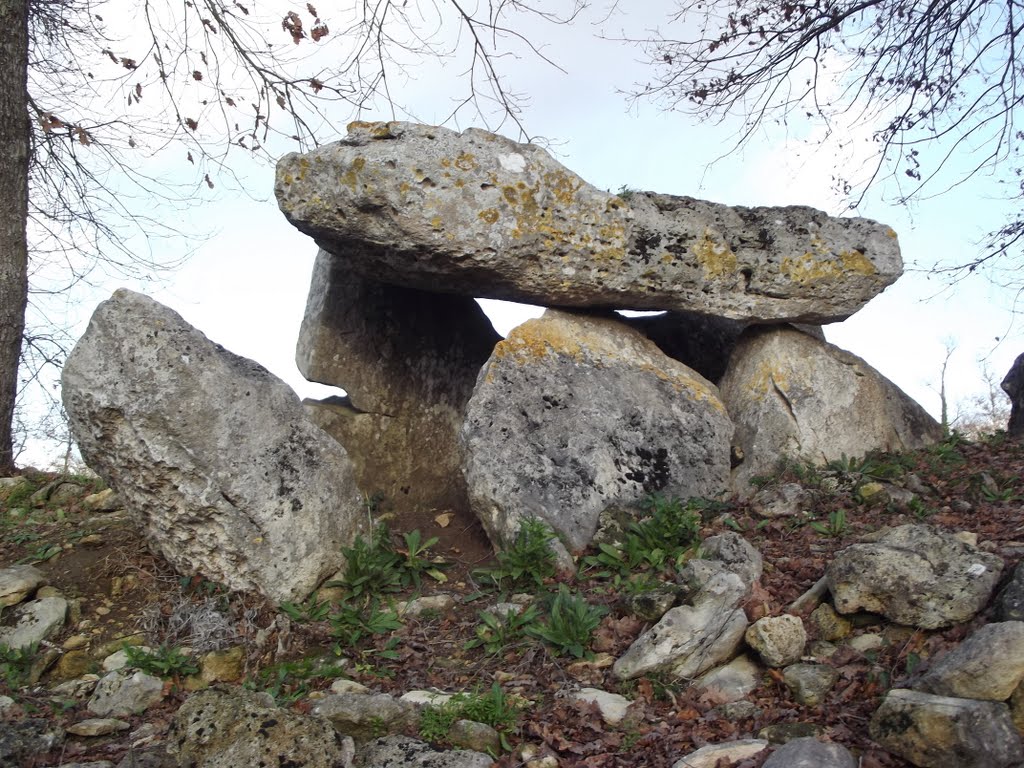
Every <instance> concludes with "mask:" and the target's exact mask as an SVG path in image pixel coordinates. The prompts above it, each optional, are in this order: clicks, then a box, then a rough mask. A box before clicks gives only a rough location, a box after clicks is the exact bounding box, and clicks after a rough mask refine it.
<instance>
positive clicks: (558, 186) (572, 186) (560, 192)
mask: <svg viewBox="0 0 1024 768" xmlns="http://www.w3.org/2000/svg"><path fill="white" fill-rule="evenodd" d="M544 183H545V184H547V185H548V188H549V189H550V190H551V194H552V195H554V198H555V199H556V200H557V201H558V202H560V203H561V204H562V205H567V206H568V205H573V204H574V203H575V202H576V192H577V191H578V190H579V188H580V187H581V186H583V182H582V180H580V179H579V178H577V177H574V176H573V175H571V174H568V173H565V172H564V171H549V172H548V173H545V174H544Z"/></svg>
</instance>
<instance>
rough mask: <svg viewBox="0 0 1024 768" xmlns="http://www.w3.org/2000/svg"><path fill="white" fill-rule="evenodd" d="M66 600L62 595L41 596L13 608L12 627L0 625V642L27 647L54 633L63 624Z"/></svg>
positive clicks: (9, 645)
mask: <svg viewBox="0 0 1024 768" xmlns="http://www.w3.org/2000/svg"><path fill="white" fill-rule="evenodd" d="M67 612H68V601H67V600H65V599H64V598H63V597H42V598H39V599H37V600H32V601H31V602H28V603H22V604H21V605H19V606H18V607H17V608H15V609H14V610H13V611H12V613H13V614H14V626H13V627H0V644H3V645H6V646H8V647H9V648H27V647H28V646H30V645H32V644H34V643H40V642H42V641H43V640H46V639H47V638H49V637H51V636H53V635H55V634H56V633H57V632H59V631H60V630H61V628H62V627H63V626H64V618H65V616H66V615H67Z"/></svg>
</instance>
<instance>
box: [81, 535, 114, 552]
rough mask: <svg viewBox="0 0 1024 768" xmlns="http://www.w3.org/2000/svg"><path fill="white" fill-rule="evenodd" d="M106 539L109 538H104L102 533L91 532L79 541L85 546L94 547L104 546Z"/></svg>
mask: <svg viewBox="0 0 1024 768" xmlns="http://www.w3.org/2000/svg"><path fill="white" fill-rule="evenodd" d="M106 541H107V540H106V539H104V538H103V537H102V536H101V535H100V534H98V533H90V534H88V535H87V536H83V537H82V538H80V539H79V540H78V543H79V544H80V545H81V546H83V547H93V548H96V547H102V546H103V545H104V544H105V543H106Z"/></svg>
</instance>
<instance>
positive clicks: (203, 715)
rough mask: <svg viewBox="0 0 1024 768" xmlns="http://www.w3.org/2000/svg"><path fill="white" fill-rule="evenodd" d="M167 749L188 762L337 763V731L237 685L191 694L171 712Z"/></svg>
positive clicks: (228, 767)
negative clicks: (235, 686)
mask: <svg viewBox="0 0 1024 768" xmlns="http://www.w3.org/2000/svg"><path fill="white" fill-rule="evenodd" d="M167 747H168V752H170V753H171V754H172V755H174V756H176V757H177V760H178V765H188V766H192V767H193V768H251V767H252V766H259V765H267V766H270V765H273V766H285V765H293V766H304V767H305V768H343V767H344V766H346V765H347V762H346V760H345V750H344V747H343V743H342V737H341V736H340V735H339V734H337V733H336V732H335V731H334V729H333V728H331V725H330V723H328V722H327V721H326V720H323V719H321V718H319V717H308V716H303V715H300V714H298V713H297V712H293V711H292V710H290V709H282V708H280V707H276V706H274V704H273V700H272V699H270V697H269V696H266V695H265V694H258V693H253V692H251V691H247V690H245V689H242V688H231V689H223V690H222V689H210V690H207V691H202V692H201V693H196V694H193V695H192V696H190V697H189V698H188V700H186V702H185V703H184V704H183V705H182V706H181V708H180V709H179V710H178V712H177V713H176V714H175V715H174V720H173V721H172V723H171V728H170V731H169V733H168V737H167Z"/></svg>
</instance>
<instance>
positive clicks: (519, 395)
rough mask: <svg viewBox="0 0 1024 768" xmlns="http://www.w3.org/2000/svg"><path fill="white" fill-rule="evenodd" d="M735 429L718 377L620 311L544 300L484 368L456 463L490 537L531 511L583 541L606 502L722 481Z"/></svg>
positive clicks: (697, 492)
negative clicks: (603, 314) (673, 352)
mask: <svg viewBox="0 0 1024 768" xmlns="http://www.w3.org/2000/svg"><path fill="white" fill-rule="evenodd" d="M731 434H732V425H731V423H730V422H729V418H728V416H727V415H726V413H725V408H724V407H723V406H722V403H721V401H720V400H719V399H718V391H717V389H716V387H715V386H714V385H713V384H711V383H710V382H708V381H707V380H706V379H704V378H702V377H701V376H700V375H698V374H697V373H695V372H694V371H692V370H691V369H689V368H687V367H686V366H684V365H682V364H681V363H678V362H676V361H674V360H672V359H670V358H668V357H666V356H665V355H664V354H663V353H662V352H661V351H660V350H658V348H657V347H656V346H655V345H654V344H653V342H651V341H649V340H648V339H646V338H644V337H643V336H642V335H641V334H639V333H638V332H636V331H634V330H632V329H630V328H628V327H627V326H626V325H624V324H622V323H619V322H618V321H616V320H612V319H608V318H596V317H591V316H587V315H582V314H574V313H568V312H561V311H554V310H548V311H547V312H546V313H545V314H544V316H543V317H541V318H539V319H536V320H530V321H528V322H527V323H524V324H523V325H521V326H519V327H518V328H515V329H514V330H513V331H512V332H511V333H510V334H509V335H508V338H506V339H505V340H504V341H502V342H500V343H499V344H498V345H497V346H496V347H495V349H494V352H493V354H492V355H491V358H490V360H488V362H487V365H486V366H484V369H483V370H482V371H481V372H480V377H479V379H478V380H477V385H476V389H475V390H474V392H473V397H472V398H471V399H470V402H469V406H468V409H467V414H466V422H465V425H464V427H463V430H462V441H463V454H464V459H463V472H464V474H465V477H466V483H467V486H468V488H469V494H470V501H471V503H472V506H473V510H474V512H475V513H476V514H477V516H478V517H479V518H480V520H481V521H482V523H483V525H484V528H485V530H486V531H487V533H488V535H489V536H490V537H491V540H492V541H493V542H494V543H495V544H496V545H498V546H503V545H507V544H508V543H510V542H511V541H513V540H514V539H515V536H516V533H517V532H518V530H519V527H520V525H521V523H522V520H523V518H524V517H537V518H540V519H541V520H543V521H545V522H547V523H548V524H549V525H550V526H551V527H552V528H553V529H554V530H555V532H556V533H558V534H559V535H560V536H561V537H562V539H563V541H564V542H565V544H566V546H568V548H569V549H570V550H572V551H580V550H583V549H584V548H586V546H587V545H588V544H589V543H590V540H591V539H592V538H593V536H594V533H595V532H596V530H597V526H598V522H599V518H600V516H601V513H602V512H603V511H604V510H605V509H607V508H608V507H610V506H619V507H625V506H629V505H630V504H632V503H634V502H637V501H639V500H640V499H642V498H643V497H645V496H646V495H647V494H650V493H654V492H658V493H662V494H666V495H670V496H677V497H679V498H684V499H685V498H689V497H691V496H706V497H709V498H711V497H714V496H716V495H717V494H718V493H720V492H721V491H722V490H723V489H724V487H725V485H726V483H727V482H728V472H729V456H728V452H729V438H730V436H731Z"/></svg>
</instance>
